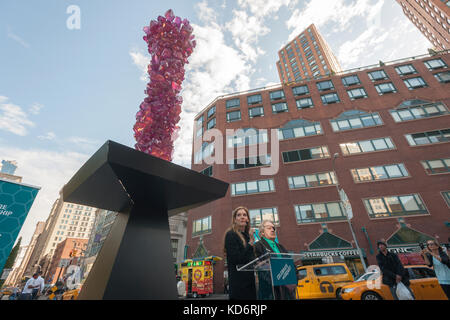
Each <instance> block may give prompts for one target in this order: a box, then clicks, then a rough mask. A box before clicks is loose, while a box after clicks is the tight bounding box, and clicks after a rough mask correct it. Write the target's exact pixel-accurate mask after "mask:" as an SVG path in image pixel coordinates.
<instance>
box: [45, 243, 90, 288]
mask: <svg viewBox="0 0 450 320" xmlns="http://www.w3.org/2000/svg"><path fill="white" fill-rule="evenodd" d="M87 244H88V239H81V238H66V239H65V240H64V241H62V242H60V243H58V245H57V246H56V249H55V252H54V253H53V257H52V259H51V262H50V265H49V268H48V271H47V274H46V277H45V282H46V283H47V282H48V281H50V283H56V282H57V280H58V279H62V277H63V276H64V274H65V270H67V267H68V266H69V265H71V264H77V265H79V262H80V260H79V259H80V257H81V256H82V255H83V254H84V252H85V251H86V248H87Z"/></svg>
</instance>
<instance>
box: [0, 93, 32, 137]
mask: <svg viewBox="0 0 450 320" xmlns="http://www.w3.org/2000/svg"><path fill="white" fill-rule="evenodd" d="M8 100H9V99H8V98H7V97H5V96H0V130H4V131H8V132H11V133H13V134H16V135H19V136H26V135H27V134H28V128H29V127H34V123H33V122H32V121H31V120H29V119H28V115H27V114H26V113H25V112H24V111H23V110H22V108H21V107H20V106H17V105H15V104H12V103H8Z"/></svg>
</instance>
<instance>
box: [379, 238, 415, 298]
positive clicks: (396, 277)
mask: <svg viewBox="0 0 450 320" xmlns="http://www.w3.org/2000/svg"><path fill="white" fill-rule="evenodd" d="M377 247H378V250H379V251H380V252H379V253H378V254H377V263H378V266H379V267H380V269H381V273H382V274H383V280H382V281H383V283H384V284H385V285H387V286H388V287H389V289H390V290H391V293H392V296H393V297H394V300H399V297H398V295H397V286H398V285H400V283H402V284H403V285H404V286H405V287H406V289H408V291H409V293H410V294H411V296H412V298H413V299H415V297H414V293H413V292H412V291H411V288H410V287H409V284H410V282H409V274H408V271H407V270H405V268H403V265H402V263H401V261H400V259H399V258H398V256H397V255H396V254H395V253H393V252H389V251H388V250H387V245H386V243H385V242H384V241H378V242H377Z"/></svg>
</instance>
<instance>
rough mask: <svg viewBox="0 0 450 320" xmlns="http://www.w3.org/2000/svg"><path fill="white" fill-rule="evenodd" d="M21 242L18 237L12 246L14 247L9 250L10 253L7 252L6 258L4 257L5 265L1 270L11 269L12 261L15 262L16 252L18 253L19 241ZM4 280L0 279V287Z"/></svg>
mask: <svg viewBox="0 0 450 320" xmlns="http://www.w3.org/2000/svg"><path fill="white" fill-rule="evenodd" d="M21 242H22V237H20V238H19V240H18V241H17V244H16V245H15V246H14V248H13V249H12V250H11V253H10V254H9V257H8V259H6V262H5V266H4V267H3V270H5V269H11V268H12V267H13V265H14V262H16V257H17V254H18V253H19V248H20V243H21ZM4 282H5V280H0V288H1V287H2V286H3V283H4Z"/></svg>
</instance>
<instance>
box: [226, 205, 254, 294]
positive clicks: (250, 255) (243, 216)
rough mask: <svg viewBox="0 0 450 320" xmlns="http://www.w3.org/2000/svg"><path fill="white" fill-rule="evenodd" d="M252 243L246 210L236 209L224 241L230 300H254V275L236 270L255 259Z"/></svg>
mask: <svg viewBox="0 0 450 320" xmlns="http://www.w3.org/2000/svg"><path fill="white" fill-rule="evenodd" d="M252 243H253V241H252V240H251V232H250V215H249V212H248V209H247V208H245V207H237V208H236V209H234V211H233V216H232V223H231V227H230V228H229V229H228V230H227V232H226V234H225V241H224V251H225V255H226V259H227V265H228V283H229V297H230V300H256V287H255V275H254V273H253V272H252V271H237V269H236V268H237V267H238V266H242V265H244V264H247V263H248V262H250V261H252V260H253V259H254V258H255V254H254V252H253V245H252Z"/></svg>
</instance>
